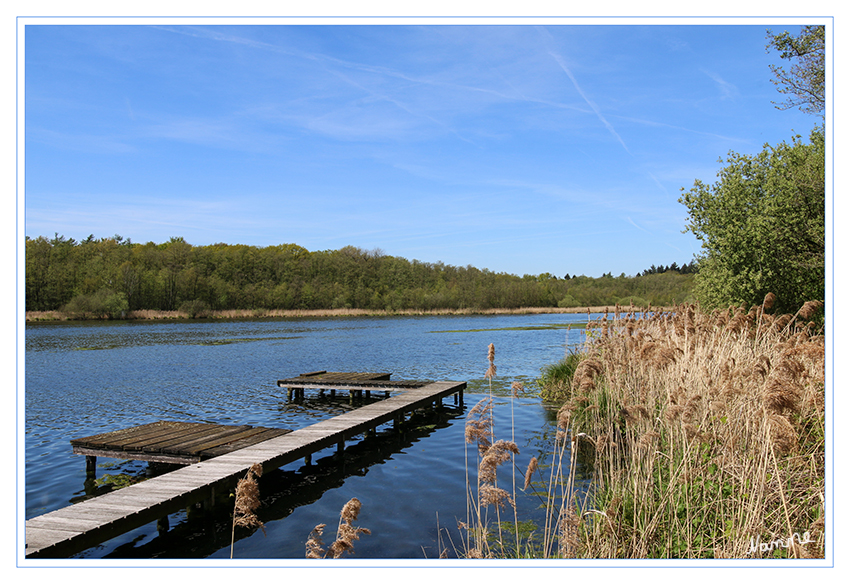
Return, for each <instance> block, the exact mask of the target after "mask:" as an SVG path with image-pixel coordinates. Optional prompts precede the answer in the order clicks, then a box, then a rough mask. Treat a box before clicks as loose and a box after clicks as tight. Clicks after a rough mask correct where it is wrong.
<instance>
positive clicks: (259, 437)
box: [200, 428, 291, 458]
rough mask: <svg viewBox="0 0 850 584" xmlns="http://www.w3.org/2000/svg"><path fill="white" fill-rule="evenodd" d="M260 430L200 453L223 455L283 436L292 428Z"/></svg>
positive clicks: (211, 456)
mask: <svg viewBox="0 0 850 584" xmlns="http://www.w3.org/2000/svg"><path fill="white" fill-rule="evenodd" d="M260 430H261V432H259V433H257V434H254V435H252V436H248V437H245V438H239V439H237V440H233V441H231V442H228V443H227V444H222V445H221V446H218V447H215V448H205V449H204V450H203V451H202V452H201V453H200V454H201V457H202V458H213V457H216V456H221V455H222V454H227V453H228V452H233V451H234V450H240V449H242V448H247V447H248V446H254V445H256V444H259V443H261V442H265V441H267V440H270V439H272V438H277V437H278V436H282V435H284V434H288V433H289V432H291V430H284V429H283V428H260Z"/></svg>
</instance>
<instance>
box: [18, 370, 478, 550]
mask: <svg viewBox="0 0 850 584" xmlns="http://www.w3.org/2000/svg"><path fill="white" fill-rule="evenodd" d="M296 379H298V378H296ZM281 381H285V380H281ZM383 381H384V380H366V381H364V380H356V379H355V380H352V379H338V380H336V381H335V382H331V383H330V385H326V386H324V387H325V388H328V389H330V388H332V387H336V388H340V387H348V386H352V384H354V385H357V384H358V383H364V382H366V383H376V382H383ZM399 383H400V384H401V385H399ZM335 384H336V385H335ZM410 385H414V384H410ZM410 385H407V384H406V383H405V382H397V383H396V385H393V386H387V387H382V389H386V390H387V391H390V390H400V391H401V392H400V393H398V394H396V395H393V396H392V397H389V398H387V399H385V400H381V401H378V402H375V403H371V404H368V405H365V406H363V407H360V408H357V409H356V410H353V411H351V412H347V413H345V414H342V415H339V416H336V417H334V418H330V419H327V420H323V421H321V422H318V423H316V424H313V425H311V426H308V427H306V428H301V429H298V430H295V431H292V432H289V433H286V434H282V435H279V436H276V437H273V438H270V439H268V440H264V441H262V442H259V443H256V444H253V445H250V446H245V447H243V448H239V449H235V450H232V451H230V452H227V453H225V454H221V455H219V456H216V457H214V458H210V459H207V460H201V461H200V462H197V463H193V464H190V465H188V466H185V467H183V468H179V469H177V470H174V471H171V472H169V473H166V474H164V475H161V476H158V477H154V478H151V479H148V480H146V481H144V482H141V483H137V484H134V485H131V486H128V487H125V488H123V489H120V490H117V491H113V492H110V493H107V494H105V495H101V496H99V497H95V498H92V499H88V500H86V501H82V502H80V503H77V504H75V505H71V506H69V507H65V508H63V509H58V510H56V511H52V512H49V513H45V514H44V515H40V516H38V517H33V518H32V519H29V520H28V521H27V522H26V548H25V556H26V558H27V559H29V558H61V557H69V556H71V555H74V554H76V553H79V552H81V551H84V550H86V549H88V548H90V547H92V546H94V545H98V544H99V543H103V542H104V541H107V540H109V539H111V538H113V537H115V536H118V535H121V534H122V533H126V532H127V531H130V530H132V529H135V528H137V527H141V526H143V525H146V524H148V523H151V522H153V521H158V520H160V519H162V518H163V517H167V515H169V514H171V513H175V512H177V511H180V510H181V509H185V508H187V507H189V506H191V505H194V504H196V503H200V502H209V501H214V500H215V496H216V493H225V492H228V491H230V490H232V489H233V488H234V487H235V485H236V482H237V481H238V480H239V479H240V478H243V477H244V476H245V474H246V472H247V470H248V468H250V467H251V465H253V464H256V463H259V464H262V466H263V470H264V471H269V470H272V469H275V468H278V467H281V466H284V465H286V464H288V463H290V462H294V461H297V460H300V459H304V458H306V459H309V457H310V456H311V455H312V454H313V453H315V452H318V451H320V450H323V449H325V448H328V447H332V446H334V445H336V447H337V450H338V452H340V453H342V452H343V451H344V448H345V441H346V440H349V439H351V438H354V437H356V436H358V435H360V434H364V433H366V432H368V431H370V430H373V429H374V428H376V427H377V426H379V425H382V424H385V423H388V422H396V423H397V422H400V421H401V420H402V418H403V417H404V416H405V414H407V413H410V412H413V411H414V410H417V409H419V408H423V407H432V406H437V407H438V406H440V405H441V403H442V400H443V398H445V397H447V396H451V395H454V396H455V401H456V403H459V404H462V400H463V390H464V389H465V388H466V383H464V382H417V383H416V385H418V386H417V387H412V386H410ZM361 389H362V387H361ZM90 438H93V437H90Z"/></svg>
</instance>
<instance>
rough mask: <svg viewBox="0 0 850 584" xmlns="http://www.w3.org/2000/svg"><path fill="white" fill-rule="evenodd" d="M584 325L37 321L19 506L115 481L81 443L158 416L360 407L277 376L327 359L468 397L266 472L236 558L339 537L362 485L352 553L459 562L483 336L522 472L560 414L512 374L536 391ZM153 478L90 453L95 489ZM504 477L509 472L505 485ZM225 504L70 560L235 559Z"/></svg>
mask: <svg viewBox="0 0 850 584" xmlns="http://www.w3.org/2000/svg"><path fill="white" fill-rule="evenodd" d="M586 321H587V315H568V314H554V315H510V316H420V317H381V318H363V317H357V318H327V319H303V320H248V321H227V322H218V321H209V322H206V321H194V322H193V321H189V322H108V323H107V322H104V323H85V324H80V323H53V324H47V323H33V324H27V326H26V338H25V345H26V354H25V359H26V362H25V366H26V373H25V382H26V386H25V396H24V399H25V405H24V407H25V416H26V427H25V472H26V474H25V484H26V492H25V493H24V494H23V495H24V498H25V514H26V518H27V519H29V518H31V517H34V516H37V515H41V514H43V513H46V512H48V511H52V510H55V509H59V508H61V507H65V506H67V505H70V504H72V503H73V502H74V501H78V500H80V499H82V498H85V497H87V496H91V495H93V494H95V493H97V492H103V491H104V490H106V489H108V488H110V487H109V486H108V485H107V486H104V485H103V484H101V485H99V486H98V485H92V484H91V482H90V481H89V483H87V482H86V474H85V459H84V457H82V456H77V455H74V454H73V453H72V451H71V446H70V443H69V441H70V440H71V439H72V438H79V437H83V436H90V435H93V434H98V433H102V432H109V431H112V430H117V429H119V428H125V427H130V426H134V425H137V424H143V423H148V422H154V421H157V420H178V421H190V422H210V423H221V424H252V425H260V426H267V427H280V428H289V429H292V430H295V429H297V428H301V427H304V426H308V425H310V424H313V423H316V422H318V421H320V420H322V419H326V418H328V417H331V416H334V415H338V414H340V413H344V412H345V411H348V410H349V409H350V408H352V407H357V406H359V405H362V404H363V403H366V402H363V401H357V402H351V401H350V399H349V397H348V394H347V392H345V393H344V395H343V394H341V393H337V395H336V396H335V397H333V398H332V397H331V396H330V395H329V394H326V395H325V396H322V397H320V396H319V395H318V394H317V393H316V392H310V391H309V390H308V392H307V395H306V397H305V399H304V400H303V401H300V402H299V401H291V400H289V399H288V397H287V394H286V390H284V389H281V388H278V387H277V383H276V382H277V380H278V379H282V378H286V377H293V376H296V375H298V374H300V373H304V372H308V371H316V370H322V369H323V370H327V371H379V372H390V373H392V374H393V375H392V379H393V380H406V379H414V380H436V381H442V380H454V381H466V382H467V383H468V388H467V390H466V392H465V394H464V403H463V405H462V406H454V404H453V401H452V399H451V398H447V399H446V400H444V403H445V405H446V407H445V408H444V410H443V411H442V412H439V413H434V412H430V413H428V412H426V413H422V414H418V415H417V416H415V417H413V418H412V419H411V420H410V422H409V423H408V424H406V425H405V429H404V431H403V432H401V433H396V432H393V431H392V430H391V428H390V427H381V428H380V429H379V432H378V433H377V436H375V437H374V438H369V439H362V438H361V439H357V440H351V441H349V442H347V443H346V447H347V448H346V455H345V460H344V461H343V462H342V463H340V462H338V461H336V460H334V459H333V457H332V454H333V452H334V450H335V449H329V450H327V451H322V452H320V453H317V454H315V455H314V456H313V461H312V464H311V465H310V466H306V465H305V463H304V462H299V463H292V464H290V465H287V466H285V467H283V468H282V469H280V470H278V471H274V472H269V473H267V474H266V476H264V477H263V478H262V479H261V483H260V489H261V494H262V506H261V508H260V510H259V512H258V514H259V516H260V519H261V520H262V521H264V522H265V533H263V532H262V531H260V530H258V531H256V532H254V533H253V534H243V536H242V537H241V538H240V539H239V540H238V541H237V542H236V545H235V553H234V557H236V558H242V559H245V558H272V559H279V558H293V559H303V558H304V555H305V542H306V540H307V538H308V536H309V534H310V532H311V530H312V529H313V527H315V526H316V525H317V524H320V523H325V524H327V525H328V527H327V528H326V531H325V536H324V540H325V543H326V544H327V543H330V542H332V541H333V539H334V534H335V530H336V525H337V522H338V521H339V512H340V510H341V509H342V506H343V505H344V504H345V503H346V502H347V501H348V500H349V499H351V498H352V497H357V498H358V499H359V500H360V501H361V503H362V510H361V513H360V517H359V519H358V521H357V525H360V526H363V527H366V528H369V529H370V530H371V535H363V536H361V538H360V540H359V541H357V542H356V543H355V546H354V551H355V555H354V557H355V558H381V559H383V558H398V559H422V558H436V557H438V556H439V553H440V551H441V550H442V549H448V553H449V556H450V557H452V556H454V551H453V550H454V548H455V547H459V546H460V533H459V531H458V528H457V522H458V521H459V520H460V521H464V520H465V519H466V499H465V489H466V480H467V475H466V456H467V455H466V450H465V449H466V448H468V449H469V450H468V453H469V457H470V459H471V458H472V457H473V456H474V454H475V453H474V451H473V447H472V446H469V447H467V446H466V445H465V442H464V425H465V422H466V414H467V413H468V411H469V409H470V408H472V407H473V406H474V405H475V404H476V403H477V402H478V401H479V400H480V399H483V398H484V397H486V396H487V395H488V394H489V391H490V388H491V384H489V383H487V382H486V381H485V380H484V379H483V377H484V373H485V371H486V370H487V366H488V362H487V346H488V345H489V344H490V343H493V344H494V345H495V348H496V361H495V362H496V366H497V368H498V371H497V377H496V378H495V379H494V380H493V382H492V390H493V392H494V393H495V395H496V397H495V410H494V412H495V420H496V421H495V425H496V438H497V439H507V440H510V439H513V440H514V441H515V442H516V444H517V445H518V447H519V449H520V455H519V456H518V457H517V466H518V467H520V470H519V471H517V473H518V479H517V480H518V481H520V482H521V472H522V471H524V469H525V467H526V465H527V464H528V461H529V460H530V459H531V457H532V456H536V457H538V458H540V459H542V461H543V462H544V463H545V461H546V456H547V454H548V453H549V452H551V447H552V444H553V441H554V435H555V426H554V416H555V411H554V410H553V408H551V407H547V406H545V405H544V404H543V403H541V401H540V399H539V398H536V397H533V396H528V395H526V396H522V395H521V396H519V397H517V398H511V397H510V389H509V388H510V384H511V382H512V381H520V382H523V383H525V384H526V386H528V387H531V386H533V381H534V379H536V378H537V377H539V375H540V371H541V369H542V368H543V367H545V366H546V365H549V364H552V363H555V362H557V361H558V360H560V359H561V358H562V357H563V356H564V353H565V350H566V349H567V346H568V345H575V344H578V343H580V342H582V341H583V332H582V331H581V330H580V329H572V330H569V329H567V328H566V325H567V324H568V323H571V322H573V323H574V322H586ZM382 395H383V394H382V393H381V395H380V396H375V394H374V393H373V397H372V399H373V400H374V399H380V398H381V397H382ZM512 419H513V424H512V421H511V420H512ZM512 426H513V428H512ZM512 432H513V435H512ZM149 472H151V470H150V469H148V466H147V464H146V463H143V462H139V461H123V460H115V459H107V458H98V468H97V478H98V480H99V482H100V483H107V482H108V481H110V480H112V481H127V480H131V481H132V480H139V479H142V478H144V477H145V476H146V473H149ZM502 472H503V473H505V472H507V473H509V470H504V469H503V471H502ZM474 476H475V475H474V474H473V477H474ZM509 477H510V474H504V477H503V475H502V474H500V479H499V480H500V486H506V487H508V489H509V490H510V487H509V485H510V478H509ZM473 482H474V478H473ZM518 495H519V496H518V509H519V515H520V520H527V519H533V520H541V518H542V511H541V510H540V509H539V506H540V500H539V499H538V498H537V497H536V496H534V495H532V494H531V493H528V494H524V493H522V492H521V491H518ZM19 496H21V494H20V493H19ZM226 507H227V506H221V508H220V509H218V511H217V512H216V513H211V514H206V515H198V516H197V517H196V516H195V514H194V512H193V513H191V514H190V515H191V516H187V513H186V512H183V513H177V514H174V515H172V516H170V517H169V524H170V529H169V530H168V531H167V532H163V533H162V534H160V533H159V532H158V531H157V526H156V524H155V523H152V524H150V525H147V526H144V527H142V528H139V529H136V530H134V531H132V532H129V533H127V534H124V535H122V536H119V537H116V538H115V539H113V540H110V541H108V542H106V543H104V544H102V545H100V546H97V547H95V548H92V549H90V550H88V551H86V552H83V553H81V554H80V555H79V556H78V557H80V558H227V557H229V556H230V520H229V517H228V513H229V511H230V509H228V508H226ZM511 515H512V514H511Z"/></svg>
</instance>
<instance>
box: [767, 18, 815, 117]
mask: <svg viewBox="0 0 850 584" xmlns="http://www.w3.org/2000/svg"><path fill="white" fill-rule="evenodd" d="M767 38H768V44H767V47H766V50H767V51H770V50H771V49H776V50H777V51H779V56H780V57H781V58H783V59H786V60H788V61H791V62H792V63H793V64H792V65H791V68H790V70H788V71H786V70H785V69H784V68H783V67H779V66H777V65H771V66H770V70H771V71H773V75H774V79H771V81H772V82H773V84H774V85H776V87H777V89H778V91H779V93H782V94H785V95H787V96H788V98H787V99H786V100H785V101H783V102H781V103H776V102H774V105H776V107H777V108H779V109H783V110H785V109H791V108H793V107H798V106H799V108H800V111H803V112H806V113H809V114H820V115H821V116H822V115H823V113H824V106H825V104H826V99H825V89H826V83H825V78H826V75H825V53H826V51H825V40H826V28H825V27H824V26H822V25H810V26H803V27H802V28H801V30H800V34H799V35H797V36H792V35H791V33H789V32H787V31H785V32H783V33H781V34H777V35H774V34H773V33H771V31H769V30H768V31H767Z"/></svg>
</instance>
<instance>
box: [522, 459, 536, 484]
mask: <svg viewBox="0 0 850 584" xmlns="http://www.w3.org/2000/svg"><path fill="white" fill-rule="evenodd" d="M536 470H537V457H536V456H532V457H531V460H530V461H528V468H526V469H525V483H524V484H523V487H522V490H523V491H524V490H526V489H527V488H528V487H529V485H531V477H532V475H533V474H534V471H536Z"/></svg>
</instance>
